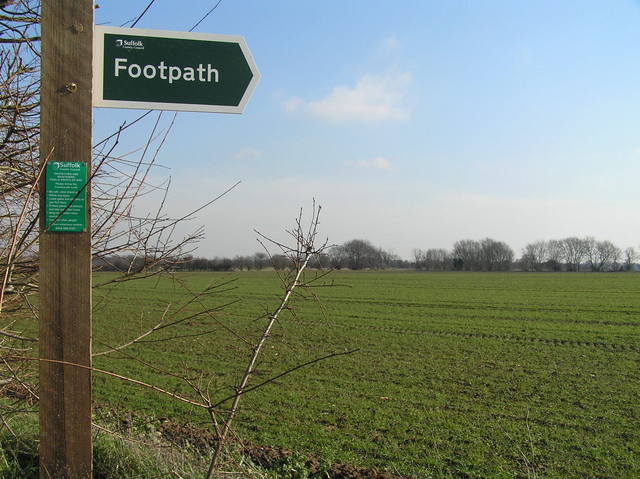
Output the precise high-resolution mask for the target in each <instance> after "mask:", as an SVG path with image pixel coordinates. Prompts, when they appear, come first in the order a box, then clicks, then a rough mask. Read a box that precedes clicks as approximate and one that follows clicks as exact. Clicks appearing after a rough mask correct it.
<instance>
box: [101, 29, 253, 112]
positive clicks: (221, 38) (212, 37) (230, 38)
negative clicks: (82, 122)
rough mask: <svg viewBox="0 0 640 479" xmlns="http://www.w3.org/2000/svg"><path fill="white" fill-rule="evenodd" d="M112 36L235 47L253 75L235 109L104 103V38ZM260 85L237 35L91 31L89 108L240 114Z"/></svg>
mask: <svg viewBox="0 0 640 479" xmlns="http://www.w3.org/2000/svg"><path fill="white" fill-rule="evenodd" d="M105 33H114V34H121V35H130V36H136V35H137V36H144V37H158V38H180V39H184V40H208V41H215V42H229V43H237V44H238V45H239V46H240V49H241V50H242V53H243V55H244V56H245V58H246V60H247V64H248V65H249V68H250V70H251V73H252V74H253V77H252V78H251V81H250V82H249V85H248V86H247V89H246V90H245V92H244V95H243V96H242V100H240V103H239V104H238V106H222V105H200V104H190V103H161V102H149V101H131V100H129V101H124V100H105V99H104V95H103V94H104V92H103V90H102V86H103V66H104V35H105ZM258 81H260V72H259V71H258V67H257V66H256V63H255V61H254V60H253V55H251V51H250V50H249V47H248V46H247V42H246V41H245V39H244V37H241V36H239V35H221V34H215V33H193V32H175V31H169V30H147V29H146V28H121V27H105V26H98V25H96V26H94V27H93V106H94V107H97V108H132V109H136V110H168V111H196V112H209V113H242V112H243V111H244V108H245V106H246V105H247V103H248V101H249V98H250V97H251V95H252V94H253V90H255V88H256V85H257V84H258Z"/></svg>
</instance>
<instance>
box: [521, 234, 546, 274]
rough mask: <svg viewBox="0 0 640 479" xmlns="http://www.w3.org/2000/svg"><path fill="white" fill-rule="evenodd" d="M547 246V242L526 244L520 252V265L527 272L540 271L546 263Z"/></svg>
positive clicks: (539, 241)
mask: <svg viewBox="0 0 640 479" xmlns="http://www.w3.org/2000/svg"><path fill="white" fill-rule="evenodd" d="M548 251H549V244H548V242H547V241H544V240H538V241H534V242H533V243H529V244H527V245H526V246H525V247H524V249H523V250H522V259H521V261H522V265H523V267H524V268H525V269H526V270H527V271H542V268H543V264H544V262H545V261H547V255H548Z"/></svg>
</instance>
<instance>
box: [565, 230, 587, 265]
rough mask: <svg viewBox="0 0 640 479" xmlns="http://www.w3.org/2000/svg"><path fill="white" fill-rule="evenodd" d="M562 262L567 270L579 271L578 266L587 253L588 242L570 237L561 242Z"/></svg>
mask: <svg viewBox="0 0 640 479" xmlns="http://www.w3.org/2000/svg"><path fill="white" fill-rule="evenodd" d="M562 250H563V253H564V260H565V262H566V263H567V270H569V271H580V265H581V264H582V261H583V260H584V259H585V257H586V256H587V254H588V252H589V242H588V241H587V240H585V239H582V238H577V237H575V236H571V237H569V238H565V239H563V240H562Z"/></svg>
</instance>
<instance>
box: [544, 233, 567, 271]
mask: <svg viewBox="0 0 640 479" xmlns="http://www.w3.org/2000/svg"><path fill="white" fill-rule="evenodd" d="M563 261H564V245H563V243H562V241H561V240H549V241H547V261H546V262H547V264H548V265H549V267H550V268H551V269H552V270H553V271H559V270H560V269H561V268H562V262H563Z"/></svg>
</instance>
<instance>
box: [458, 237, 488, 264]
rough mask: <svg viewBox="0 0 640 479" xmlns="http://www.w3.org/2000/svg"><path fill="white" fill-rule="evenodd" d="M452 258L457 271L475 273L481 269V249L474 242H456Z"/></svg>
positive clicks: (468, 240) (477, 243)
mask: <svg viewBox="0 0 640 479" xmlns="http://www.w3.org/2000/svg"><path fill="white" fill-rule="evenodd" d="M452 257H453V260H454V261H455V262H456V264H457V265H458V269H463V270H467V271H477V270H479V269H481V267H482V266H481V265H482V256H481V247H480V243H479V242H478V241H476V240H470V239H466V240H460V241H456V242H455V244H454V245H453V252H452Z"/></svg>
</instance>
